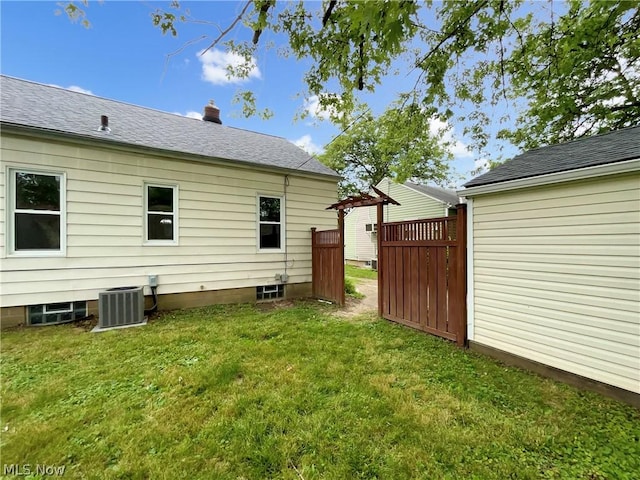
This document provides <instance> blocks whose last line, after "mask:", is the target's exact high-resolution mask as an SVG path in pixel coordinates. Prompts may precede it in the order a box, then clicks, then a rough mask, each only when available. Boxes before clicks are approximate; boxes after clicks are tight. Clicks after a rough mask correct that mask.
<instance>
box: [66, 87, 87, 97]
mask: <svg viewBox="0 0 640 480" xmlns="http://www.w3.org/2000/svg"><path fill="white" fill-rule="evenodd" d="M67 90H71V91H72V92H78V93H86V94H87V95H93V92H92V91H91V90H87V89H86V88H82V87H78V86H77V85H71V86H69V87H67Z"/></svg>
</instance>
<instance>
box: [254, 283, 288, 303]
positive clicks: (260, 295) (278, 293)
mask: <svg viewBox="0 0 640 480" xmlns="http://www.w3.org/2000/svg"><path fill="white" fill-rule="evenodd" d="M283 297H284V285H261V286H259V287H256V299H257V300H272V299H274V298H283Z"/></svg>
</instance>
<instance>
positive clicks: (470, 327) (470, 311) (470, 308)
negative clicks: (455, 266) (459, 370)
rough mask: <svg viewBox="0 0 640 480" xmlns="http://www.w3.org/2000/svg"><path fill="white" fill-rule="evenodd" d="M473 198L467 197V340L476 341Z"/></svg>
mask: <svg viewBox="0 0 640 480" xmlns="http://www.w3.org/2000/svg"><path fill="white" fill-rule="evenodd" d="M473 251H474V248H473V198H468V197H467V339H468V340H472V341H473V340H474V339H475V338H474V326H475V311H474V306H475V292H474V290H473Z"/></svg>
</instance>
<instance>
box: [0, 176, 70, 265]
mask: <svg viewBox="0 0 640 480" xmlns="http://www.w3.org/2000/svg"><path fill="white" fill-rule="evenodd" d="M9 192H10V193H9V195H10V198H9V206H10V215H11V217H10V219H9V223H10V228H9V230H10V232H11V238H10V242H11V243H10V244H9V245H10V251H11V253H15V254H60V253H63V252H64V239H65V221H64V205H65V200H64V193H65V192H64V175H63V174H61V173H49V172H39V171H31V170H18V169H15V170H14V169H9Z"/></svg>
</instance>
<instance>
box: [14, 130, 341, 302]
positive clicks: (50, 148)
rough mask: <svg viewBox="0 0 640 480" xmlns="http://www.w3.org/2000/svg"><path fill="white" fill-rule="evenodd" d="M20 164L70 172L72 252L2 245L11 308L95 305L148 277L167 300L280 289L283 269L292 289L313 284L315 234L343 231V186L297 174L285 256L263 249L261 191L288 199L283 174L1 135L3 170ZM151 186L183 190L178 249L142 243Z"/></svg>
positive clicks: (69, 243)
mask: <svg viewBox="0 0 640 480" xmlns="http://www.w3.org/2000/svg"><path fill="white" fill-rule="evenodd" d="M21 167H23V168H31V169H38V168H45V169H48V170H55V171H60V172H63V173H65V174H66V180H67V182H66V183H67V202H66V211H67V238H66V240H67V251H66V256H64V257H17V256H11V255H7V253H8V252H7V249H6V248H4V246H3V249H2V257H3V258H2V279H1V290H2V296H1V298H2V306H3V307H6V306H17V305H29V304H39V303H51V302H63V301H72V300H90V299H96V298H97V297H98V292H99V291H100V290H103V289H105V288H111V287H122V286H128V285H146V284H147V275H149V274H156V275H158V276H159V288H158V293H160V294H168V293H180V292H193V291H203V290H218V289H224V288H239V287H251V286H257V285H266V284H274V283H276V282H275V274H277V273H284V272H285V263H286V271H287V273H288V274H289V277H290V278H289V283H301V282H309V281H311V234H310V229H311V227H317V228H318V229H328V228H335V227H336V213H335V211H327V210H325V209H326V207H327V205H330V204H331V203H334V202H335V201H336V197H337V193H336V182H335V181H334V180H331V179H327V178H322V177H311V176H307V175H295V174H290V175H289V185H288V186H287V187H286V190H287V191H286V200H285V206H284V208H285V212H286V221H285V231H286V238H287V254H286V257H285V254H284V253H271V252H269V253H264V252H258V248H257V234H256V225H257V218H256V217H257V213H256V212H257V195H258V194H266V195H284V190H285V185H284V183H285V174H284V173H272V172H268V171H259V170H256V169H251V168H242V167H239V168H236V167H232V166H226V165H222V164H216V163H213V162H211V163H209V162H206V163H205V162H194V161H187V160H177V159H170V158H166V157H162V156H154V155H152V154H148V155H147V154H137V153H136V154H134V153H127V152H123V151H118V150H107V149H98V148H91V147H87V146H78V145H71V144H65V143H60V142H53V141H48V140H34V139H26V138H24V137H14V136H3V139H2V169H1V170H2V173H3V174H4V173H5V172H6V170H7V168H21ZM145 182H147V183H159V184H167V185H177V186H178V208H179V211H178V215H177V217H178V226H179V233H178V245H145V244H144V238H143V236H144V215H143V212H144V205H143V194H144V184H145ZM2 185H3V191H4V182H3V183H2ZM1 208H3V209H4V208H6V202H4V201H3V202H2V203H1ZM1 216H2V218H3V219H4V218H5V215H4V212H3V214H2V215H1ZM3 228H4V225H3ZM3 231H4V230H3ZM285 258H286V262H285Z"/></svg>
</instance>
